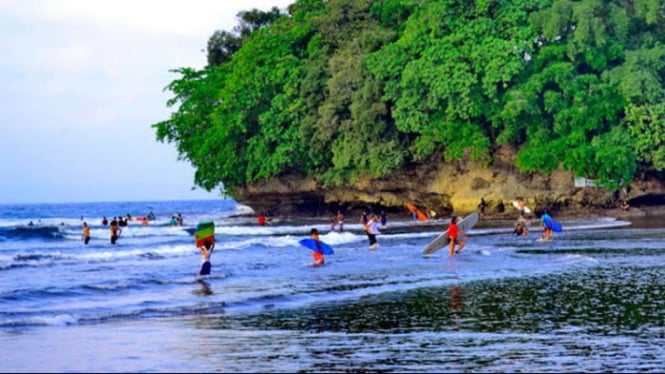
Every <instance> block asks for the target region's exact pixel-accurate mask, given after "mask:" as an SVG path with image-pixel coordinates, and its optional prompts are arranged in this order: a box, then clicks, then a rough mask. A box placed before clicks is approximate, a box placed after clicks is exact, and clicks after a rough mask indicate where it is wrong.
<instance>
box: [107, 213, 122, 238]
mask: <svg viewBox="0 0 665 374" xmlns="http://www.w3.org/2000/svg"><path fill="white" fill-rule="evenodd" d="M121 230H122V229H121V228H120V225H118V221H117V220H116V218H115V217H113V220H112V221H111V224H110V225H109V231H110V232H111V244H115V242H116V240H118V236H120V232H121Z"/></svg>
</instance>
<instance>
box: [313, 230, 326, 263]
mask: <svg viewBox="0 0 665 374" xmlns="http://www.w3.org/2000/svg"><path fill="white" fill-rule="evenodd" d="M309 237H310V238H312V239H313V240H314V241H315V242H316V244H317V246H318V247H319V248H321V249H322V247H321V245H320V243H319V242H320V241H321V239H319V230H317V229H315V228H313V229H311V230H310V231H309ZM322 251H323V250H322ZM322 251H321V252H322ZM321 252H319V251H312V257H313V258H314V266H319V265H323V264H324V263H325V257H324V256H323V253H321Z"/></svg>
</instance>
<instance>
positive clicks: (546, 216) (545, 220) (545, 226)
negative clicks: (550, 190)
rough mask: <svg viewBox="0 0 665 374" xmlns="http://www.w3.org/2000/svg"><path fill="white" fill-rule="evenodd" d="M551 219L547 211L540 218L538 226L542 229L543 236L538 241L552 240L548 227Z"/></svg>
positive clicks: (550, 230)
mask: <svg viewBox="0 0 665 374" xmlns="http://www.w3.org/2000/svg"><path fill="white" fill-rule="evenodd" d="M551 219H552V216H550V214H549V212H548V211H547V209H546V210H545V211H544V212H543V215H542V216H540V225H541V226H542V227H543V230H544V231H545V232H543V235H542V236H541V237H540V240H543V241H550V240H552V233H553V231H552V228H551V227H550V223H549V222H548V221H550V220H551Z"/></svg>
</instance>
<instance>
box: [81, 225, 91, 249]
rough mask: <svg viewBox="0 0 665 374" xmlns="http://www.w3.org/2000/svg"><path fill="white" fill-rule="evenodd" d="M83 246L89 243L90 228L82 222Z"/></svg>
mask: <svg viewBox="0 0 665 374" xmlns="http://www.w3.org/2000/svg"><path fill="white" fill-rule="evenodd" d="M82 238H83V244H88V242H90V226H88V223H87V222H83V234H82Z"/></svg>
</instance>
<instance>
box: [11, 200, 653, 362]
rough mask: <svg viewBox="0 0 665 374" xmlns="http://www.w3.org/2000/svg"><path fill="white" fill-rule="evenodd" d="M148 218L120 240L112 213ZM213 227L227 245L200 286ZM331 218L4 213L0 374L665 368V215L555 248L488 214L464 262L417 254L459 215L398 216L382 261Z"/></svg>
mask: <svg viewBox="0 0 665 374" xmlns="http://www.w3.org/2000/svg"><path fill="white" fill-rule="evenodd" d="M150 211H152V212H154V213H155V214H156V215H157V219H156V220H155V221H151V222H150V223H149V224H148V225H147V226H143V225H141V223H140V222H138V221H130V222H129V224H128V226H127V227H124V228H123V231H122V234H121V236H120V238H119V239H118V241H117V243H116V244H115V245H112V244H110V234H109V229H108V227H107V226H104V225H102V224H101V220H102V217H104V216H106V217H107V218H109V219H110V218H112V217H113V216H126V215H127V214H130V215H131V216H134V217H136V216H145V215H147V214H148V213H149V212H150ZM177 213H180V214H181V215H182V217H183V226H174V225H171V224H170V218H171V216H172V215H174V214H177ZM202 220H213V221H214V222H215V226H216V239H217V245H216V247H215V251H214V252H213V255H212V265H213V266H212V274H211V275H210V276H208V277H206V278H205V279H204V280H199V279H198V277H197V271H198V268H199V265H200V254H199V252H198V250H197V249H196V248H195V246H194V238H193V236H192V235H191V232H192V229H193V228H194V227H195V226H196V224H197V223H198V222H199V221H202ZM331 220H332V213H331V215H330V217H311V218H307V219H302V218H300V219H288V218H280V217H275V218H274V219H273V220H272V222H271V224H269V225H266V226H259V225H258V224H257V220H256V215H255V214H254V213H253V212H252V210H251V209H250V208H248V207H246V206H243V205H240V204H237V203H236V202H234V201H232V200H224V199H220V200H209V201H161V202H114V203H111V202H107V203H79V204H32V205H0V354H1V357H2V360H1V361H0V362H1V363H0V371H2V372H295V371H304V372H313V371H315V372H321V371H325V372H350V371H372V372H467V371H470V372H564V371H565V372H579V371H583V372H637V371H640V372H663V371H665V359H663V357H665V280H664V279H663V274H665V245H664V244H663V240H664V239H665V228H663V225H660V224H658V223H659V222H662V220H661V218H653V219H650V220H648V221H647V222H648V223H649V224H645V223H644V222H637V221H634V222H631V221H619V220H616V219H612V218H602V219H579V220H565V219H558V220H559V222H561V223H562V225H563V227H564V231H563V232H562V233H555V234H554V236H553V240H552V241H551V242H540V241H538V237H539V236H540V234H541V233H542V231H539V230H538V227H537V221H535V220H532V221H531V222H530V226H531V227H530V228H531V233H530V234H529V235H528V236H526V237H515V236H513V235H511V232H512V229H513V227H512V222H485V221H484V220H483V219H482V218H481V220H480V221H479V223H478V225H476V226H475V227H474V228H473V229H472V230H471V231H470V232H468V233H467V235H468V240H467V244H466V247H465V248H464V249H463V250H462V252H461V254H460V255H458V256H454V257H450V258H449V257H448V255H447V250H446V249H443V250H441V251H438V252H436V253H435V254H434V255H433V256H429V257H423V256H422V254H421V251H422V249H423V248H424V247H425V246H426V245H427V244H428V243H429V242H430V241H432V240H433V239H434V238H435V237H436V236H437V235H438V234H439V233H441V232H442V231H443V230H444V229H445V228H446V227H447V223H448V222H449V221H448V220H446V219H442V220H434V221H428V222H422V221H417V220H411V219H410V216H409V215H408V213H407V211H406V210H405V212H404V215H403V216H394V217H390V216H389V217H388V224H387V226H386V227H384V228H382V234H380V235H378V241H379V243H380V246H379V249H378V250H369V248H368V239H367V236H366V235H365V234H364V232H363V230H362V225H361V224H360V222H359V217H358V219H357V220H355V219H354V217H347V219H346V222H345V226H344V228H345V231H344V232H341V233H340V232H333V231H330V222H331ZM30 221H32V223H33V225H31V226H28V224H29V223H30ZM84 221H85V222H87V223H88V224H89V225H90V227H91V230H90V231H91V235H92V238H91V240H90V243H89V244H88V245H85V244H84V243H83V241H82V240H81V232H82V223H83V222H84ZM313 227H315V228H317V229H318V230H319V232H320V238H321V240H323V241H324V242H326V243H328V244H329V245H331V246H332V247H333V248H334V250H335V253H334V254H333V255H329V256H326V263H325V265H324V266H322V267H313V266H312V265H311V264H312V256H311V251H310V250H309V249H307V248H305V247H302V246H300V245H299V244H298V241H299V240H300V239H303V238H306V237H307V236H308V233H309V230H310V229H311V228H313Z"/></svg>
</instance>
